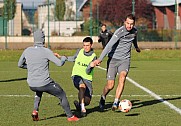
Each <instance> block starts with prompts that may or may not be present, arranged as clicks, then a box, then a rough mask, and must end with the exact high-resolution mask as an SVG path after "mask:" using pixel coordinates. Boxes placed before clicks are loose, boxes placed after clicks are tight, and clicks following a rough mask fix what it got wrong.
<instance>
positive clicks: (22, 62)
mask: <svg viewBox="0 0 181 126" xmlns="http://www.w3.org/2000/svg"><path fill="white" fill-rule="evenodd" d="M18 67H19V68H23V69H27V64H26V59H25V56H24V52H23V53H22V55H21V57H20V59H19V61H18Z"/></svg>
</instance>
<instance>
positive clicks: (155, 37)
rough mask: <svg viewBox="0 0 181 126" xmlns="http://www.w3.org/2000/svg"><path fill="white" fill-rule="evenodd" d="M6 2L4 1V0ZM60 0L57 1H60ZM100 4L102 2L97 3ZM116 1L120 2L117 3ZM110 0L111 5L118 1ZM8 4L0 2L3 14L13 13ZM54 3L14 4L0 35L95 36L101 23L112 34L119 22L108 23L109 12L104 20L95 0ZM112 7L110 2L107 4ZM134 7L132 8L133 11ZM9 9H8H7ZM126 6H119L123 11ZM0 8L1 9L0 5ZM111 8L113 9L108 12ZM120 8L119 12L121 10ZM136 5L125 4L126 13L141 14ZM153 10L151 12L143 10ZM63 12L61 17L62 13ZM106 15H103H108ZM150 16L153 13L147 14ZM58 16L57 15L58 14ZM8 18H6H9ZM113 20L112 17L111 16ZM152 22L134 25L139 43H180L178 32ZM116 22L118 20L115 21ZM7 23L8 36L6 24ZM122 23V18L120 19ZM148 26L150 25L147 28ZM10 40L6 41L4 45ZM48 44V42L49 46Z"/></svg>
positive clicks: (0, 23) (53, 0)
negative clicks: (41, 30)
mask: <svg viewBox="0 0 181 126" xmlns="http://www.w3.org/2000/svg"><path fill="white" fill-rule="evenodd" d="M4 1H6V0H4ZM60 1H61V0H59V2H60ZM100 1H101V0H100ZM108 1H109V0H108ZM117 1H119V0H117ZM117 1H116V0H113V1H112V3H114V2H117ZM9 4H11V3H5V2H1V3H0V5H6V7H7V8H6V10H8V11H7V12H6V13H5V12H4V14H7V15H9V14H11V15H12V14H13V13H14V12H11V11H13V10H14V9H12V7H13V6H12V5H9ZM58 4H59V3H58V2H57V1H56V0H45V1H43V2H40V1H34V2H30V1H26V3H23V4H22V3H20V2H17V3H16V9H15V10H16V13H15V16H14V18H12V19H7V17H5V16H6V15H4V18H3V16H2V15H1V14H0V28H2V29H1V30H0V36H5V37H7V36H11V37H13V36H32V33H33V32H34V31H35V30H36V29H43V30H44V32H45V35H46V36H47V38H48V42H49V37H52V36H60V37H70V36H98V34H99V31H100V24H101V23H106V24H107V26H108V29H109V30H111V31H112V32H114V31H115V30H116V29H117V28H118V27H119V26H120V25H119V23H120V22H119V23H111V21H108V20H107V19H108V18H109V17H108V15H109V13H108V14H107V15H106V14H105V15H106V16H105V17H104V16H102V15H104V13H105V12H103V9H102V7H103V4H101V3H100V2H98V0H89V1H85V0H69V1H66V2H65V4H64V6H62V5H58ZM110 4H111V3H110ZM84 5H86V6H84ZM111 6H112V8H107V12H110V13H111V11H112V10H113V9H114V8H116V6H119V5H118V4H114V5H113V4H111ZM134 6H135V8H134ZM8 7H9V8H8ZM63 7H65V8H66V9H65V11H63V12H62V8H63ZM124 7H125V6H120V8H123V9H124V10H125V8H124ZM0 9H2V6H0ZM111 9H112V10H111ZM123 9H121V10H123ZM139 9H140V10H141V6H140V7H138V3H137V2H136V1H134V0H132V3H131V2H130V4H128V12H130V13H135V14H136V15H138V16H139V15H140V14H139V13H140V12H139ZM145 11H153V10H145ZM60 12H61V13H64V16H63V18H61V16H60V15H61V13H60ZM107 12H106V13H107ZM150 13H153V12H150ZM58 14H59V15H58ZM8 17H9V16H8ZM139 17H140V16H139ZM114 18H115V17H114ZM151 18H152V20H151V23H145V22H148V20H146V21H144V20H145V18H142V17H141V18H140V20H138V23H137V24H136V26H137V28H138V41H142V42H179V41H181V30H180V29H178V30H176V29H164V28H163V29H159V30H158V29H157V28H156V23H157V22H156V20H155V16H154V15H153V16H152V17H151ZM117 19H119V18H117ZM6 20H7V21H8V22H7V35H6V29H5V28H6V26H5V23H4V22H5V21H6ZM120 20H122V18H120ZM115 22H116V20H115ZM120 24H121V23H120ZM150 24H151V25H150ZM8 40H9V39H7V38H6V39H5V41H6V42H5V43H6V44H7V41H8ZM49 44H50V43H49ZM6 46H7V45H6Z"/></svg>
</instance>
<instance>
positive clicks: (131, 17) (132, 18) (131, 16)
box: [125, 14, 135, 22]
mask: <svg viewBox="0 0 181 126" xmlns="http://www.w3.org/2000/svg"><path fill="white" fill-rule="evenodd" d="M127 18H129V19H131V20H133V21H134V22H135V16H134V15H133V14H128V15H127V16H126V18H125V21H126V19H127Z"/></svg>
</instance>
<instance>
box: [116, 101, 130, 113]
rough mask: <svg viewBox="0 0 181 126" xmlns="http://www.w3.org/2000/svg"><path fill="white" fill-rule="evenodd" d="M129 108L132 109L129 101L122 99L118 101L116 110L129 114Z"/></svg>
mask: <svg viewBox="0 0 181 126" xmlns="http://www.w3.org/2000/svg"><path fill="white" fill-rule="evenodd" d="M131 108H132V103H131V102H130V101H129V100H127V99H124V100H122V101H120V103H119V107H118V109H119V110H120V111H121V112H129V111H130V110H131Z"/></svg>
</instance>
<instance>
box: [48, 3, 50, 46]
mask: <svg viewBox="0 0 181 126" xmlns="http://www.w3.org/2000/svg"><path fill="white" fill-rule="evenodd" d="M49 10H50V1H49V0H48V48H50V36H49V32H50V29H49V23H50V22H49V20H50V11H49Z"/></svg>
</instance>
